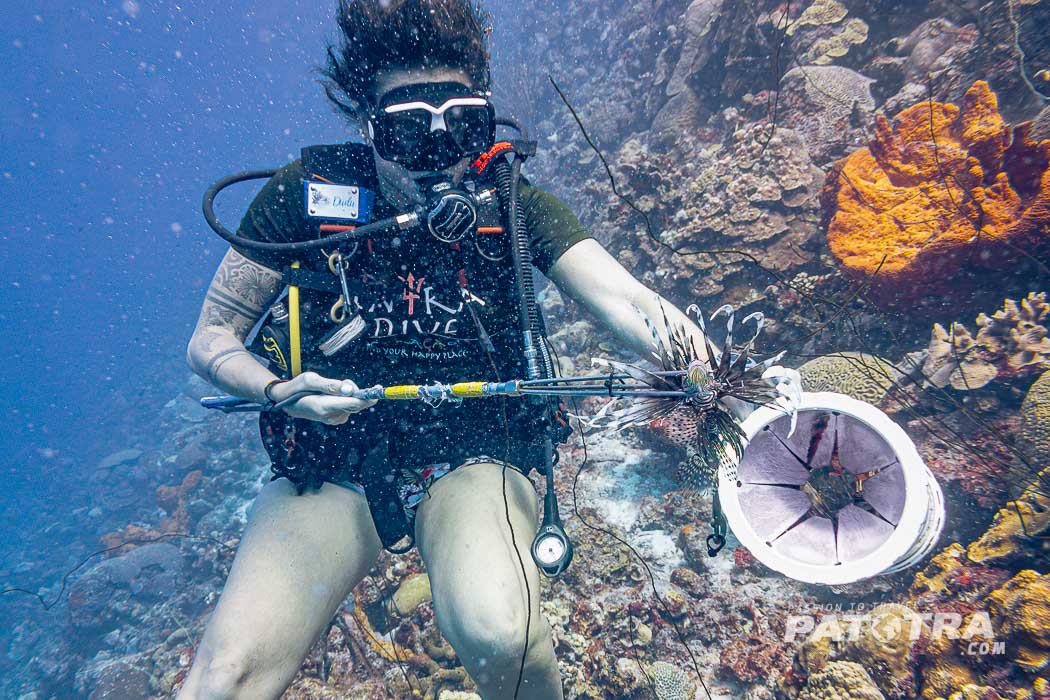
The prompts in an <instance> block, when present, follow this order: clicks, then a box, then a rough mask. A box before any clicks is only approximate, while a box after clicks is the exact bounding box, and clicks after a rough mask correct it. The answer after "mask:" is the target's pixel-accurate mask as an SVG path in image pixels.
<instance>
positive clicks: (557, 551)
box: [532, 523, 572, 578]
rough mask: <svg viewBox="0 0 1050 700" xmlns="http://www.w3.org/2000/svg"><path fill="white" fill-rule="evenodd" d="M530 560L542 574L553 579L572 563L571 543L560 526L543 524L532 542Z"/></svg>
mask: <svg viewBox="0 0 1050 700" xmlns="http://www.w3.org/2000/svg"><path fill="white" fill-rule="evenodd" d="M532 558H533V560H534V561H535V562H536V566H538V567H539V568H540V570H542V571H543V573H544V574H545V575H546V576H548V577H550V578H554V577H555V576H558V575H559V574H561V573H562V572H563V571H565V570H566V569H567V568H569V563H570V562H572V542H570V541H569V538H568V537H567V536H566V535H565V531H564V530H563V529H562V528H561V526H559V525H557V524H555V523H544V525H543V527H541V528H540V530H539V532H537V533H536V539H534V540H533V541H532Z"/></svg>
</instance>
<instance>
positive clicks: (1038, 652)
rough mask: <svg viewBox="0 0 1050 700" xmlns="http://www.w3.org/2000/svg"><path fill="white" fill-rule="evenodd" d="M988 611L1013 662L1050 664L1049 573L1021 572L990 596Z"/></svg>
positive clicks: (1029, 667) (1036, 666)
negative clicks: (1007, 647) (1008, 648)
mask: <svg viewBox="0 0 1050 700" xmlns="http://www.w3.org/2000/svg"><path fill="white" fill-rule="evenodd" d="M988 611H989V613H990V614H991V616H992V619H993V620H994V621H995V622H997V623H998V624H996V626H995V628H996V630H997V631H998V636H997V639H998V640H999V641H1003V642H1005V643H1006V644H1007V645H1008V646H1009V647H1010V649H1011V650H1012V651H1011V654H1012V656H1013V657H1014V658H1013V660H1014V663H1015V664H1017V665H1018V666H1020V667H1021V668H1022V669H1023V670H1026V671H1041V670H1043V669H1044V668H1046V667H1047V664H1048V663H1050V574H1046V575H1040V574H1038V573H1036V572H1035V571H1032V570H1031V569H1028V570H1025V571H1022V572H1021V573H1019V574H1017V576H1015V577H1014V578H1012V579H1010V580H1009V581H1007V582H1006V584H1005V585H1004V586H1003V587H1002V588H1000V589H999V590H997V591H995V592H993V593H992V594H991V595H990V596H988Z"/></svg>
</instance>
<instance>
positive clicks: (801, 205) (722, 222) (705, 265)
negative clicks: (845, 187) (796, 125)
mask: <svg viewBox="0 0 1050 700" xmlns="http://www.w3.org/2000/svg"><path fill="white" fill-rule="evenodd" d="M695 145H696V148H698V149H699V150H703V151H704V153H703V155H702V157H698V158H694V159H692V160H691V161H690V162H682V163H676V162H674V161H666V162H661V161H660V160H658V159H654V158H652V157H651V155H650V154H649V152H648V150H647V148H646V147H645V145H644V144H643V143H642V142H641V141H640V140H636V139H632V140H629V141H627V143H625V144H624V146H623V147H622V148H621V149H620V152H619V154H618V156H617V159H616V165H617V170H618V171H619V173H620V175H621V177H622V179H623V183H624V184H623V192H624V194H626V195H627V196H629V197H631V198H632V199H634V200H635V201H636V202H637V204H638V206H639V207H640V208H641V209H642V210H643V211H647V212H648V214H649V216H650V218H651V220H653V221H654V222H656V225H657V227H658V229H659V230H660V231H661V240H662V242H663V244H665V245H667V246H671V247H672V248H675V249H679V250H683V251H691V252H695V251H702V250H704V249H711V250H724V249H726V248H736V249H739V250H741V251H744V252H746V253H748V254H749V255H752V256H754V258H755V260H757V261H759V263H761V264H764V265H769V266H774V267H781V266H783V264H784V261H790V262H789V263H788V265H789V267H801V266H802V265H804V264H805V262H806V256H805V253H804V251H805V250H806V249H808V248H810V247H812V245H813V242H814V241H815V240H816V238H817V232H818V228H817V222H818V219H819V212H818V209H819V203H818V193H819V189H820V183H821V182H822V178H823V175H822V172H821V171H820V170H819V169H818V168H816V167H815V166H814V165H813V164H812V162H811V161H810V159H809V155H808V152H807V150H806V145H805V143H804V141H803V140H802V138H801V137H800V136H799V135H798V134H796V133H795V132H793V131H791V130H790V129H778V130H777V131H776V133H775V134H772V135H770V133H769V130H768V129H767V128H765V127H763V126H761V125H756V126H749V127H743V128H740V129H736V130H735V131H733V133H732V134H731V135H730V136H729V137H728V139H727V142H726V143H725V144H724V145H711V144H709V145H707V146H706V147H705V146H704V145H703V144H695ZM594 190H595V193H596V194H601V195H602V196H603V197H604V199H605V201H607V202H608V205H609V206H610V208H611V209H612V210H613V212H614V213H616V215H617V223H624V224H626V223H627V222H628V220H630V221H631V222H632V225H635V220H634V219H632V218H631V217H632V215H633V212H632V211H631V210H630V209H629V208H627V207H626V206H625V205H624V204H623V202H622V201H620V199H619V198H618V197H616V196H615V195H613V194H612V192H611V190H610V189H609V187H608V183H607V182H606V183H597V184H596V185H595V186H594ZM643 235H644V233H643ZM616 252H617V253H618V254H620V255H621V257H622V259H623V261H624V263H625V264H627V265H628V267H631V268H635V269H643V270H649V272H643V273H642V274H641V277H642V279H643V280H648V281H650V282H651V283H655V281H656V277H657V276H659V277H660V278H661V279H660V282H659V283H660V285H661V286H662V287H664V288H665V289H667V288H669V289H670V291H669V292H668V293H670V294H671V296H672V297H673V296H675V295H679V296H681V297H682V298H690V299H695V298H697V296H698V295H699V296H707V295H719V298H721V299H722V300H724V301H727V302H733V303H741V302H744V301H751V300H753V299H752V297H753V296H754V294H755V292H754V291H753V290H744V289H738V290H737V289H734V290H732V291H730V290H727V289H726V285H727V284H729V283H730V282H729V280H730V278H731V277H732V276H733V275H735V274H738V273H740V271H741V270H742V269H743V268H744V266H745V261H744V260H743V259H742V258H741V257H740V256H739V255H728V254H726V255H719V254H714V255H707V254H692V255H686V256H674V255H672V253H671V252H670V250H668V249H667V248H665V247H663V246H661V245H659V244H656V243H655V242H653V241H652V240H649V239H648V238H643V240H642V245H641V246H639V245H638V244H637V242H632V243H631V245H625V246H623V248H622V249H617V250H616Z"/></svg>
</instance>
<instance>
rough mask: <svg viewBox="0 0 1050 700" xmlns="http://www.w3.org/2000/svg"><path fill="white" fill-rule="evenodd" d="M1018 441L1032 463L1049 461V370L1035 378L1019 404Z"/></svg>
mask: <svg viewBox="0 0 1050 700" xmlns="http://www.w3.org/2000/svg"><path fill="white" fill-rule="evenodd" d="M1017 437H1018V443H1019V445H1020V447H1021V450H1022V451H1023V452H1024V454H1025V457H1026V459H1028V461H1029V462H1031V463H1032V464H1037V465H1044V464H1047V463H1050V372H1044V373H1043V374H1042V375H1040V377H1039V379H1037V380H1035V383H1034V384H1032V386H1031V388H1030V389H1029V390H1028V394H1027V395H1026V396H1025V398H1024V403H1022V404H1021V429H1020V431H1019V432H1018V436H1017Z"/></svg>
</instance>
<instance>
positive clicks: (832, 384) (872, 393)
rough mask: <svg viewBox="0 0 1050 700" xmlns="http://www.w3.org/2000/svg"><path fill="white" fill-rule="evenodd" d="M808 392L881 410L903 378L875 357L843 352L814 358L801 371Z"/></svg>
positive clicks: (800, 368)
mask: <svg viewBox="0 0 1050 700" xmlns="http://www.w3.org/2000/svg"><path fill="white" fill-rule="evenodd" d="M798 371H799V374H801V375H802V387H803V389H804V390H805V391H833V392H835V393H838V394H846V395H847V396H852V397H853V398H855V399H857V400H858V401H866V402H868V403H870V404H874V405H876V406H878V405H879V404H880V403H881V402H882V401H883V399H884V398H886V394H887V393H889V391H890V390H891V389H893V387H894V386H896V384H897V382H898V381H899V380H900V378H901V376H902V374H901V372H900V371H899V370H898V369H897V368H896V367H894V366H893V365H892V364H891V363H889V362H887V361H886V360H883V359H881V358H879V357H875V356H874V355H867V354H864V353H856V352H842V353H836V354H834V355H825V356H823V357H817V358H814V359H812V360H810V361H808V362H806V364H804V365H802V366H801V367H799V369H798Z"/></svg>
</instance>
